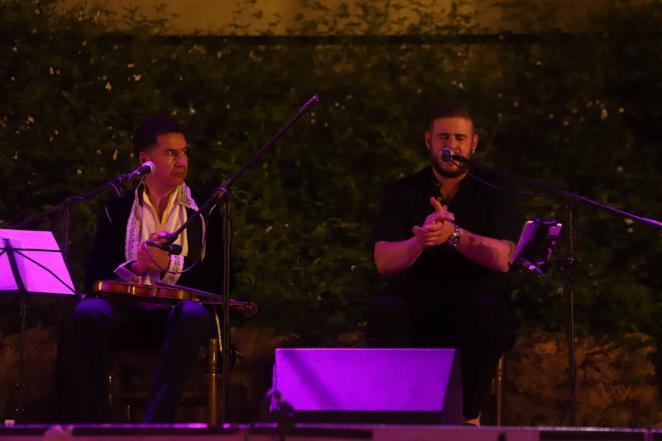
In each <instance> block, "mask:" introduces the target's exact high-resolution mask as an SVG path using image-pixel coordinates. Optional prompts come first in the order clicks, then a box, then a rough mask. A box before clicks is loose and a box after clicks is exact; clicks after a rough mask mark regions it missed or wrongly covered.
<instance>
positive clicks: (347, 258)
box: [0, 0, 662, 344]
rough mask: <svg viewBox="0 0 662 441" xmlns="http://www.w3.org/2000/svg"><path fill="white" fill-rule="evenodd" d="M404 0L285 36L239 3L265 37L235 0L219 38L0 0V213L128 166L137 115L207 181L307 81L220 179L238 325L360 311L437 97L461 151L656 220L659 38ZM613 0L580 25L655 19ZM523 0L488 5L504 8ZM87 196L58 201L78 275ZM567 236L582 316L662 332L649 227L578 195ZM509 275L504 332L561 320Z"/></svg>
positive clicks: (581, 321)
mask: <svg viewBox="0 0 662 441" xmlns="http://www.w3.org/2000/svg"><path fill="white" fill-rule="evenodd" d="M405 3H409V2H397V1H392V2H388V1H376V0H362V1H358V2H352V3H349V2H348V3H340V4H339V5H338V6H337V7H333V8H329V7H327V6H324V5H321V4H319V3H318V2H315V1H311V0H305V1H302V5H303V6H304V13H302V14H301V15H300V16H299V17H297V20H296V22H295V26H294V27H293V28H292V29H290V30H289V31H288V32H289V34H291V35H292V37H289V38H287V37H286V38H283V37H279V38H273V39H269V38H254V39H251V38H248V37H240V35H242V34H245V33H246V32H247V27H246V26H247V25H246V24H245V23H246V20H245V18H246V17H253V18H255V19H257V20H260V23H263V24H264V26H263V33H264V35H265V36H269V35H271V34H272V33H273V31H274V29H275V27H276V26H277V25H278V23H279V20H280V19H279V17H266V16H264V15H263V14H261V12H260V11H259V9H258V8H257V6H256V3H255V2H254V1H246V2H243V3H240V4H239V5H238V7H237V10H236V11H235V15H234V16H233V23H232V25H231V26H230V29H227V30H226V31H227V33H228V34H231V35H229V36H224V37H205V38H203V37H195V36H191V37H164V36H162V34H163V33H164V31H165V30H167V17H166V13H167V11H165V10H163V11H161V17H163V18H158V19H156V20H154V19H147V18H145V17H143V16H140V15H139V14H138V12H137V11H136V10H133V9H127V10H126V11H125V13H124V14H121V15H117V14H112V13H110V12H108V11H104V10H90V9H86V8H82V7H81V8H75V9H73V10H69V11H62V10H61V7H60V5H59V2H58V1H57V0H43V1H37V2H23V1H19V0H4V1H2V2H0V15H2V16H3V17H5V18H6V19H4V20H3V21H2V22H1V23H0V26H1V27H2V28H1V29H0V31H1V32H2V34H3V35H5V36H7V37H8V38H3V40H2V43H0V51H2V56H1V57H0V75H1V77H0V96H2V107H1V112H0V133H1V136H0V169H1V170H2V174H1V178H0V182H1V185H2V189H3V192H2V195H1V196H0V220H1V224H0V225H1V226H3V227H6V226H8V225H11V224H12V223H14V222H17V221H20V220H23V219H26V218H28V217H30V216H31V215H34V214H36V213H38V212H40V211H42V210H44V209H45V208H48V207H50V206H52V205H54V204H57V203H58V202H60V201H62V200H63V199H64V198H65V197H66V196H68V195H71V194H79V193H83V192H85V191H87V190H90V189H92V188H94V187H96V186H98V185H100V184H101V183H103V182H105V181H106V180H108V179H109V178H111V177H112V176H115V175H117V174H119V173H122V172H124V171H126V170H128V169H131V168H132V167H133V166H134V164H135V158H132V155H131V147H130V145H131V134H132V131H133V129H134V127H135V125H136V123H137V121H139V120H140V119H141V118H142V117H144V116H146V115H152V114H170V115H174V116H175V117H176V118H178V119H180V120H181V121H182V122H183V123H184V125H185V127H186V129H187V136H188V139H189V142H190V143H191V145H192V164H191V170H192V173H191V176H190V181H191V183H192V184H193V185H194V186H196V187H200V188H204V189H208V190H210V189H211V188H213V187H214V186H216V185H218V184H219V183H220V182H221V181H222V180H223V178H225V177H228V176H229V175H230V174H231V173H232V172H233V171H235V170H236V169H237V168H238V167H239V166H240V165H241V164H243V163H244V161H246V160H247V159H248V158H249V157H250V155H251V153H252V152H253V151H254V150H256V149H257V148H258V147H259V146H261V145H262V144H263V143H264V142H265V141H266V140H267V139H269V138H270V137H271V135H272V134H273V133H274V132H275V131H276V130H277V129H278V128H279V127H280V126H281V125H282V124H283V123H284V122H285V121H286V120H288V119H289V118H290V117H291V116H292V115H293V114H294V113H295V112H296V110H297V109H298V107H299V106H300V105H301V104H302V103H303V102H304V101H305V100H306V99H307V98H308V97H309V96H311V95H312V94H314V93H317V94H319V95H320V97H321V102H320V104H319V105H317V106H316V108H314V109H313V111H312V112H311V113H310V114H309V115H307V116H305V117H304V118H303V119H302V120H301V121H300V122H299V123H298V124H297V125H296V126H294V127H293V128H292V129H291V130H290V131H289V132H288V133H287V134H286V135H285V136H284V137H283V138H282V139H281V140H280V141H279V142H278V143H277V144H276V146H275V147H274V149H273V150H271V151H269V152H267V154H266V155H265V156H264V157H263V159H262V160H261V162H260V163H259V164H258V166H257V167H256V168H254V169H252V170H250V171H249V172H248V173H247V174H246V175H245V176H244V177H243V178H242V179H241V180H240V181H238V182H237V184H236V187H235V188H234V218H233V222H234V246H233V257H234V259H235V264H236V265H235V268H236V271H237V293H236V296H237V297H242V298H250V299H251V300H254V301H256V302H257V303H258V304H259V305H260V307H261V310H262V312H261V314H260V315H258V317H256V319H255V321H256V322H257V323H263V324H267V325H270V326H274V327H276V328H277V329H279V330H280V331H282V332H290V331H293V332H296V333H298V334H299V335H300V336H301V338H302V339H304V340H305V341H308V342H310V343H311V344H318V343H327V342H328V343H332V342H333V341H334V338H335V337H334V336H335V335H337V334H338V333H339V332H342V331H346V330H354V329H357V328H359V329H360V328H361V327H362V326H363V323H364V320H365V307H366V304H367V302H368V301H369V300H370V298H371V296H372V295H373V294H375V293H376V292H378V291H379V289H380V286H381V284H382V281H381V280H380V279H379V278H378V277H377V275H376V274H375V271H374V269H373V265H372V257H371V229H372V225H373V224H374V220H375V216H376V215H377V214H376V207H377V203H378V200H379V198H380V197H381V189H382V187H383V185H384V183H385V182H386V181H388V180H391V179H394V178H396V177H398V176H401V175H403V174H405V173H409V172H412V171H414V170H416V169H418V168H420V167H422V166H423V165H425V163H426V159H425V155H424V154H423V151H424V150H423V147H422V142H421V140H422V131H423V130H424V127H425V124H426V121H425V117H426V114H427V110H428V109H429V107H430V106H431V105H434V104H435V103H438V102H439V101H440V100H441V99H442V98H443V97H447V96H458V97H463V98H465V99H468V100H469V101H471V102H473V103H474V104H475V109H476V112H477V120H478V122H479V129H480V134H481V151H482V153H481V156H480V159H483V160H486V161H488V162H491V163H494V164H497V165H500V166H503V167H504V168H506V169H508V170H511V171H512V172H514V173H517V174H521V175H525V176H529V177H535V178H536V179H539V180H540V181H544V182H547V183H550V184H553V185H559V186H562V187H565V188H568V189H571V190H573V191H577V192H579V193H582V194H584V195H586V196H588V197H590V198H595V199H599V200H602V201H604V202H607V203H610V204H613V205H614V206H617V207H622V208H624V209H628V210H631V211H634V212H637V213H641V214H643V215H647V216H650V217H657V218H660V217H662V216H661V214H662V213H661V211H660V205H659V200H660V197H661V190H660V188H661V187H662V186H661V185H660V181H659V172H658V164H659V163H660V159H661V158H660V149H659V148H658V144H657V143H658V141H659V139H660V136H659V135H660V133H659V132H660V128H659V127H660V125H659V121H660V120H661V118H660V117H661V115H660V108H659V106H658V105H657V104H658V103H659V101H660V99H661V98H662V83H660V81H659V79H658V75H657V71H658V70H659V68H658V67H659V65H660V61H661V60H660V57H661V55H660V54H662V51H660V37H659V35H658V34H639V33H628V34H622V33H618V32H616V33H614V34H611V33H600V34H561V33H551V34H546V33H543V34H537V35H533V36H531V37H529V38H528V39H524V40H522V39H519V40H518V39H516V38H510V37H509V36H508V35H503V36H494V37H490V36H484V37H483V38H477V39H472V38H469V37H471V36H472V35H473V34H474V33H475V32H477V30H478V31H479V29H477V27H476V24H475V19H474V15H473V13H472V12H471V11H470V10H469V9H467V4H468V2H464V1H455V2H452V7H451V8H450V9H448V10H447V11H443V12H442V14H441V15H442V16H443V17H445V20H444V21H439V20H438V17H439V15H437V14H433V13H432V12H435V11H438V9H434V7H429V6H426V5H427V4H424V3H422V2H420V3H419V2H411V5H413V6H412V8H414V11H415V12H416V13H415V14H413V15H411V14H410V15H406V14H403V13H402V12H403V8H404V7H405ZM439 3H442V2H439ZM443 3H445V2H443ZM621 3H623V2H615V6H614V7H613V9H612V10H611V11H612V14H611V15H610V14H609V13H607V12H600V16H595V17H594V19H595V20H596V22H599V23H600V25H601V26H604V28H605V29H614V30H616V31H620V30H621V29H628V26H630V24H631V23H632V22H636V23H638V29H641V30H649V29H656V27H655V25H659V23H660V14H661V13H662V9H661V8H660V5H659V4H658V3H651V5H650V6H648V7H646V8H647V9H645V10H644V9H636V8H631V9H624V8H625V7H623V8H621V6H620V5H621ZM522 4H524V3H522V2H501V4H500V6H498V7H500V8H502V10H503V11H504V13H505V14H504V15H506V16H509V12H511V11H514V10H515V9H517V10H518V11H520V10H521V8H522V7H523V6H522ZM623 4H624V5H626V3H623ZM437 8H439V6H438V5H437ZM509 8H510V9H509ZM642 8H643V7H642ZM520 12H521V11H520ZM543 12H544V11H543ZM552 12H553V11H552V10H550V11H547V14H548V15H549V14H551V13H552ZM543 15H544V13H543ZM412 17H413V18H412ZM543 18H544V17H543ZM543 22H544V20H543ZM117 29H121V30H122V31H123V32H122V33H117V32H116V30H117ZM601 29H602V28H601ZM398 34H403V35H400V36H399V37H398ZM329 35H333V36H340V39H335V40H330V39H328V38H327V36H329ZM384 35H390V36H391V37H383V36H384ZM410 37H415V38H410ZM99 203H100V202H99V201H97V202H94V203H88V204H84V205H81V206H78V207H76V209H75V210H74V213H73V215H74V217H73V218H74V228H72V235H71V262H72V266H73V268H74V273H75V274H76V276H77V277H78V278H79V277H80V275H81V271H82V270H81V268H82V265H83V262H84V259H85V253H86V250H87V249H88V247H89V241H90V238H91V234H92V232H93V229H94V216H95V215H94V213H95V212H96V211H97V209H98V205H99ZM524 205H525V210H526V213H527V214H528V215H538V216H540V217H550V216H555V217H557V218H562V217H563V216H564V209H563V203H562V201H559V200H553V199H550V198H542V197H537V198H533V199H527V200H526V201H525V204H524ZM56 221H57V220H56V219H53V220H52V223H48V224H45V225H44V227H45V228H55V225H54V224H55V223H56ZM578 236H579V241H578V244H577V246H578V263H579V267H578V280H577V308H578V312H577V314H578V320H577V321H578V325H579V327H580V330H581V331H583V332H593V333H611V332H631V331H644V332H649V333H653V334H655V335H661V336H662V328H661V327H660V325H659V324H658V322H659V320H656V318H657V317H658V316H660V312H662V304H661V303H660V300H659V298H658V297H659V296H658V294H659V293H660V287H661V286H662V279H660V275H659V268H660V264H661V263H662V259H661V258H662V254H661V251H660V238H661V236H660V234H659V232H658V231H656V230H654V229H652V228H649V227H645V226H641V225H640V224H637V223H631V222H629V221H628V222H624V221H623V219H621V218H619V217H617V216H614V215H610V214H606V213H604V212H601V211H598V210H596V209H593V208H588V207H584V206H582V207H579V221H578ZM557 263H558V264H560V259H558V261H557ZM558 267H559V265H557V266H556V268H558ZM516 277H517V279H518V284H517V289H516V290H515V292H514V297H515V298H516V300H517V302H518V305H519V308H520V310H519V315H520V317H521V319H522V329H523V330H525V331H526V330H530V329H535V328H544V329H561V328H562V327H563V320H564V305H563V299H562V297H561V296H559V295H558V287H559V286H560V279H561V277H560V274H559V272H558V270H554V271H553V272H552V274H551V275H550V277H549V278H548V279H544V280H542V279H534V276H532V275H529V274H518V275H517V276H516Z"/></svg>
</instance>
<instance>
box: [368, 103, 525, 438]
mask: <svg viewBox="0 0 662 441" xmlns="http://www.w3.org/2000/svg"><path fill="white" fill-rule="evenodd" d="M425 145H426V147H427V150H428V152H429V155H430V161H431V166H430V167H427V168H425V169H423V170H421V171H419V172H417V173H415V174H413V175H411V176H407V177H405V178H403V179H400V180H399V181H397V182H395V183H392V184H391V185H389V186H388V187H387V189H386V192H385V196H384V199H383V201H382V203H381V206H380V213H379V219H378V222H377V226H376V231H375V244H374V261H375V264H376V266H377V269H378V271H379V272H380V274H382V275H384V276H388V277H389V283H388V292H387V293H385V295H383V296H381V297H380V298H378V299H377V300H376V302H375V303H374V304H373V307H372V309H371V311H370V317H369V325H368V342H369V344H370V345H372V346H382V347H383V346H400V347H404V346H416V347H443V346H450V347H456V348H458V350H459V353H460V362H461V372H462V386H463V398H464V400H463V401H464V408H463V413H464V417H465V419H466V421H465V422H466V423H468V424H476V425H478V424H480V406H481V402H482V400H483V399H484V396H485V395H486V394H487V391H488V390H489V384H490V380H491V377H492V375H493V372H494V369H495V367H496V363H497V361H498V359H499V357H500V356H501V354H502V353H503V352H504V351H505V350H506V349H507V348H508V346H509V345H510V344H511V343H512V339H513V335H514V329H513V320H512V313H511V308H510V305H509V301H508V297H507V295H506V294H505V292H504V282H505V281H504V280H503V277H504V274H503V273H506V272H507V271H508V270H509V261H510V256H511V253H512V251H513V249H514V242H515V241H516V240H517V237H518V234H519V229H520V220H519V214H518V210H517V207H516V205H515V204H514V201H512V200H511V199H510V198H509V197H508V195H507V194H505V193H504V192H501V191H499V190H497V189H495V188H494V187H490V186H487V185H485V184H484V183H483V182H481V181H480V180H479V179H478V178H477V176H476V175H474V174H473V173H474V172H473V171H471V172H470V170H469V169H468V166H467V165H466V164H465V163H458V162H456V161H442V159H441V151H442V149H450V150H451V152H452V153H453V154H456V155H461V156H464V157H467V158H470V157H471V156H472V155H473V154H474V152H475V151H476V147H477V146H478V134H477V133H476V131H475V127H474V123H473V119H472V117H471V115H470V113H469V111H468V109H467V108H466V107H465V106H464V105H462V104H455V103H449V104H447V105H445V106H443V107H442V108H441V109H440V110H439V111H438V112H437V113H435V114H434V115H433V116H432V117H431V118H430V122H429V126H428V129H427V130H426V131H425Z"/></svg>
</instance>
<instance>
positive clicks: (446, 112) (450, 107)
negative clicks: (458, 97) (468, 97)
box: [428, 100, 476, 132]
mask: <svg viewBox="0 0 662 441" xmlns="http://www.w3.org/2000/svg"><path fill="white" fill-rule="evenodd" d="M439 118H465V119H468V120H469V121H471V127H472V130H473V131H474V132H475V131H476V124H475V123H474V118H473V116H471V108H470V107H469V105H468V104H467V103H465V102H463V101H455V100H446V101H444V102H443V103H442V104H441V105H440V106H438V107H437V108H435V109H434V110H433V111H432V112H430V116H429V118H428V130H429V129H430V128H431V127H432V123H433V122H434V121H435V120H437V119H439Z"/></svg>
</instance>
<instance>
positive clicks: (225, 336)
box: [160, 95, 319, 425]
mask: <svg viewBox="0 0 662 441" xmlns="http://www.w3.org/2000/svg"><path fill="white" fill-rule="evenodd" d="M318 102H319V97H318V96H317V95H313V96H312V97H310V98H309V99H308V100H307V101H306V102H305V103H304V104H303V106H301V108H300V109H299V111H298V112H297V113H296V115H294V116H293V117H292V118H291V119H290V120H289V121H288V122H287V123H285V125H284V126H283V127H281V128H280V130H278V132H276V134H275V135H273V136H272V137H271V139H269V141H267V142H266V144H264V145H263V146H262V147H261V148H260V149H258V150H257V151H256V152H255V153H254V154H253V156H252V157H251V158H250V159H249V160H248V161H247V162H246V163H244V165H242V166H241V167H240V168H239V170H237V172H235V174H233V175H232V176H230V177H229V178H227V179H226V180H225V181H223V182H222V183H221V185H220V186H219V187H218V188H216V190H215V191H214V192H213V194H212V195H211V197H210V198H209V199H208V200H207V201H206V202H205V203H204V204H203V205H202V206H201V207H200V209H199V210H198V211H197V212H195V213H194V214H193V215H192V216H191V217H189V218H188V220H187V221H186V222H185V223H184V224H183V225H182V226H181V227H179V228H178V229H177V230H176V231H174V232H172V233H171V234H169V235H168V236H167V237H166V238H165V240H164V241H163V243H162V244H161V245H160V247H161V248H162V249H165V250H173V249H175V250H176V248H174V247H175V246H176V245H173V242H174V241H175V240H176V239H177V237H179V235H180V234H181V233H182V232H183V231H184V230H186V229H187V228H188V227H189V225H191V223H192V222H193V221H194V220H195V219H196V218H197V217H199V216H201V215H202V213H207V212H209V211H211V210H212V209H213V207H214V206H216V205H217V204H218V203H219V202H223V220H222V230H223V232H222V236H223V268H222V270H223V271H222V273H223V324H222V332H221V337H222V341H221V366H222V367H221V369H222V372H223V380H222V386H221V401H222V406H221V417H220V419H219V421H220V424H221V425H222V424H224V423H225V422H226V420H227V414H228V387H229V374H230V338H229V329H230V259H231V254H232V253H231V241H232V229H231V211H230V198H231V196H232V193H231V191H230V187H232V185H233V184H234V183H235V181H237V180H238V179H239V178H240V177H241V176H242V175H243V174H244V173H245V172H246V171H247V170H248V169H249V168H250V167H251V166H252V165H253V164H254V163H255V162H256V161H257V160H258V159H260V157H262V155H263V154H264V153H265V152H266V151H267V150H268V149H269V148H270V147H271V146H272V145H273V144H274V143H275V142H276V141H277V140H278V139H279V138H280V137H281V136H282V135H283V134H284V133H285V132H286V131H287V130H288V129H289V128H290V127H291V126H293V125H294V123H296V122H297V121H298V120H299V119H300V118H301V117H302V116H303V115H305V114H306V113H307V112H308V111H309V110H310V109H311V108H312V106H313V105H315V104H317V103H318Z"/></svg>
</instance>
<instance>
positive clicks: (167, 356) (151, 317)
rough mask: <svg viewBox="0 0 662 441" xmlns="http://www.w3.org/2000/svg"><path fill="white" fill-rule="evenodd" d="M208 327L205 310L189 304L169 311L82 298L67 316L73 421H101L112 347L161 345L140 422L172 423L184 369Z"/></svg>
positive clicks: (104, 413)
mask: <svg viewBox="0 0 662 441" xmlns="http://www.w3.org/2000/svg"><path fill="white" fill-rule="evenodd" d="M210 323H211V320H210V316H209V313H208V312H207V310H206V309H205V308H204V307H203V306H202V305H201V304H199V303H197V302H193V301H183V302H179V303H177V304H176V305H174V306H172V307H170V308H167V307H166V308H160V307H157V308H153V307H152V308H149V307H147V308H142V307H140V305H136V304H129V303H124V302H121V303H111V302H109V301H107V300H105V299H102V298H91V299H86V300H83V301H82V302H81V303H79V304H78V305H77V306H76V308H75V310H74V312H73V316H72V331H73V336H72V337H73V339H72V340H73V341H72V366H71V368H72V371H73V372H72V373H73V375H74V378H75V382H74V384H73V386H72V389H73V390H72V393H73V394H74V396H73V397H72V399H73V400H72V401H73V406H74V409H73V412H74V414H75V416H74V418H75V419H76V420H77V421H81V422H104V421H107V419H108V383H107V379H108V373H109V368H110V359H111V352H112V349H114V348H120V347H121V348H128V347H132V346H133V347H141V346H142V347H144V346H145V345H150V344H151V345H154V344H159V343H162V344H163V349H162V353H161V358H160V362H159V366H158V368H157V372H156V377H155V379H154V383H153V385H152V390H151V393H150V397H149V405H148V408H147V412H146V414H145V422H154V423H155V422H174V420H175V414H176V411H177V405H178V403H179V399H180V397H181V394H182V391H183V389H184V385H185V382H186V378H187V375H188V372H189V368H190V367H191V364H192V363H193V361H194V360H195V358H196V355H197V352H198V349H199V347H200V345H201V344H203V343H204V342H205V340H206V338H208V336H209V335H210V331H211V325H210Z"/></svg>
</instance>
